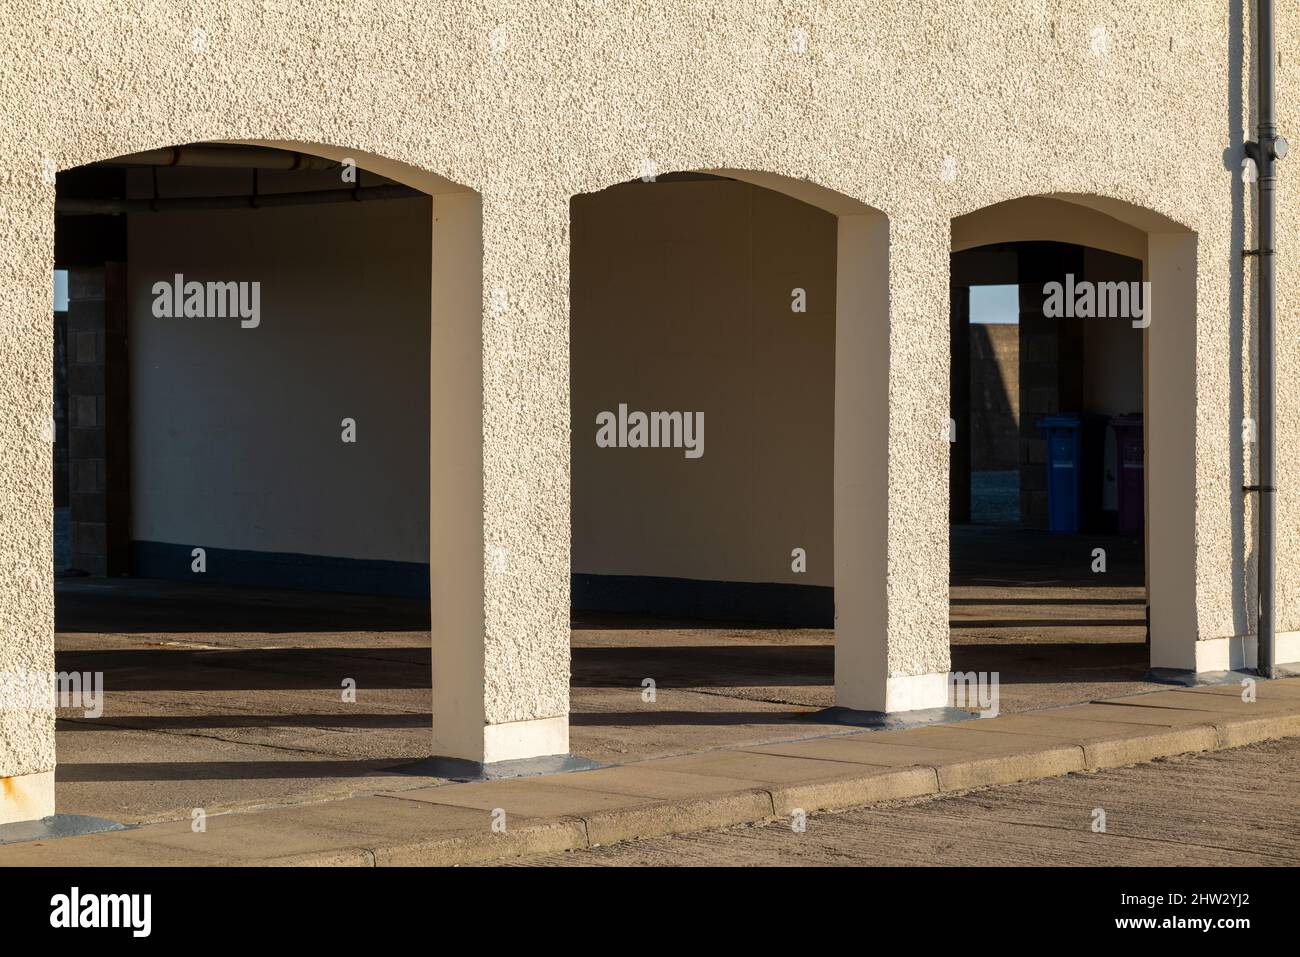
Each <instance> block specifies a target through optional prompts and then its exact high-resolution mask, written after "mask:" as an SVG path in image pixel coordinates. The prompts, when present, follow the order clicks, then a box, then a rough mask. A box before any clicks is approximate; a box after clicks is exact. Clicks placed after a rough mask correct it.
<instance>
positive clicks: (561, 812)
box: [383, 775, 656, 827]
mask: <svg viewBox="0 0 1300 957" xmlns="http://www.w3.org/2000/svg"><path fill="white" fill-rule="evenodd" d="M567 781H568V777H567V776H566V775H557V776H543V777H536V778H512V779H510V780H504V781H475V782H471V783H467V784H449V785H445V786H443V787H434V788H417V789H414V790H410V791H397V792H388V793H386V794H384V795H383V796H384V797H400V798H402V799H403V800H406V801H419V802H424V803H428V804H441V805H449V806H452V807H462V808H476V809H478V810H479V811H480V812H483V815H482V816H483V821H484V826H485V827H490V826H491V822H492V812H493V811H496V810H498V809H499V810H501V811H504V812H505V814H506V818H507V821H508V820H509V818H510V817H511V816H515V815H518V816H520V817H527V818H551V817H567V816H577V815H581V814H583V813H589V812H593V811H605V810H610V809H612V808H623V807H634V806H636V805H639V804H650V803H654V802H655V801H656V799H655V798H652V797H646V796H641V795H636V794H618V793H614V792H610V791H597V790H594V789H591V788H573V787H569V786H568V785H567Z"/></svg>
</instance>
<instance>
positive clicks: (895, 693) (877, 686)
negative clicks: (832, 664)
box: [835, 672, 949, 714]
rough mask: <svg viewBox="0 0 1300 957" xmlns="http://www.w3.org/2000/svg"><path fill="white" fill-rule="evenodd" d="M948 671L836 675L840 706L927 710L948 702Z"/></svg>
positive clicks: (852, 708) (906, 710)
mask: <svg viewBox="0 0 1300 957" xmlns="http://www.w3.org/2000/svg"><path fill="white" fill-rule="evenodd" d="M948 700H949V694H948V674H947V673H946V672H934V673H933V674H928V675H891V676H890V677H888V678H886V679H885V680H884V683H883V685H882V683H881V682H880V681H879V679H878V678H875V679H869V680H867V681H861V682H858V681H853V682H850V681H845V680H844V679H843V677H842V676H840V675H838V674H837V675H836V680H835V704H836V707H838V708H842V709H846V710H852V711H868V712H882V713H886V714H893V713H895V712H909V711H925V710H928V709H931V708H946V707H947V706H948Z"/></svg>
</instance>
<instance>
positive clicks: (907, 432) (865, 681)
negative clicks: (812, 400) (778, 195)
mask: <svg viewBox="0 0 1300 957" xmlns="http://www.w3.org/2000/svg"><path fill="white" fill-rule="evenodd" d="M891 231H892V234H893V238H892V243H891ZM949 243H950V240H949V235H948V229H947V223H946V222H945V223H939V224H932V223H928V222H926V223H913V224H911V225H910V226H909V227H907V228H902V229H900V227H899V224H898V223H894V224H893V226H892V227H891V223H890V221H889V220H888V219H887V218H886V217H885V216H884V215H883V214H869V215H859V216H841V217H840V220H839V246H838V248H839V253H838V265H837V276H838V279H837V283H838V288H837V294H836V315H835V323H836V325H835V703H836V705H838V706H840V707H845V708H852V709H855V710H860V711H878V712H893V711H911V710H916V709H920V708H935V707H942V706H943V705H944V704H945V703H946V701H947V673H948V667H949V665H948V661H949V659H948V449H947V435H946V431H945V429H944V426H945V424H946V422H947V417H948V395H947V387H948V371H949V370H948V351H949V333H948V292H947V289H948V249H949Z"/></svg>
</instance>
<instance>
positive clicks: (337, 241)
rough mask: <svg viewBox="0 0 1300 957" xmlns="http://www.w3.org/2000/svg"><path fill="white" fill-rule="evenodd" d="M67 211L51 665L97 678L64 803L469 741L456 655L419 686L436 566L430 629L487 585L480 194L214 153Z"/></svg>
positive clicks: (88, 173) (338, 783)
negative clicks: (478, 556)
mask: <svg viewBox="0 0 1300 957" xmlns="http://www.w3.org/2000/svg"><path fill="white" fill-rule="evenodd" d="M55 209H56V230H55V263H54V267H55V274H56V277H57V279H58V282H59V283H60V284H61V285H62V286H63V288H64V289H65V290H66V293H65V295H64V296H56V304H55V308H56V318H55V330H56V349H55V364H56V369H55V401H54V406H55V410H56V429H55V436H56V453H55V480H54V487H55V502H54V507H55V514H56V520H55V525H56V545H55V565H56V576H55V577H56V588H55V592H56V601H55V614H56V624H55V628H56V653H57V662H58V669H59V671H60V672H69V673H75V674H79V675H91V676H93V675H102V682H103V684H102V688H103V700H102V701H101V705H102V707H103V715H102V716H100V717H97V718H96V719H95V720H88V719H85V718H84V715H82V713H81V709H77V708H74V709H71V710H66V711H61V712H60V719H61V720H60V724H59V727H58V751H59V754H58V758H59V768H58V771H59V810H60V811H62V812H65V813H83V814H92V815H98V816H103V817H110V818H113V819H115V820H120V821H135V820H147V819H155V818H159V817H167V816H186V815H188V814H189V813H190V810H191V809H192V808H194V807H204V808H208V809H213V808H218V807H221V808H228V807H236V806H245V805H254V804H264V803H267V802H268V801H272V800H274V801H286V800H288V801H294V800H308V799H318V798H320V797H325V796H332V795H335V794H339V793H352V792H355V791H358V790H362V791H364V790H366V789H367V788H370V789H380V788H383V787H386V786H391V784H392V780H393V778H392V776H391V775H392V773H393V771H394V770H395V769H398V768H400V767H402V766H404V765H406V764H409V763H410V762H411V761H412V760H415V759H425V758H428V757H429V755H430V754H431V753H435V754H453V755H454V754H457V751H456V750H455V748H454V747H453V746H449V745H448V744H447V741H448V740H451V739H454V738H455V735H456V734H457V726H458V723H465V724H469V725H475V724H476V725H477V731H478V733H479V735H480V737H481V731H482V720H481V714H479V715H478V716H476V715H474V714H473V713H472V709H470V708H468V707H461V702H460V700H459V698H458V696H457V692H456V689H459V688H461V687H462V686H463V684H464V682H463V681H461V676H460V675H459V674H458V672H457V668H458V662H457V661H456V660H454V656H453V655H451V654H443V653H442V652H441V650H440V651H439V652H437V653H433V654H432V657H433V658H434V671H433V674H434V677H433V679H432V682H431V678H430V674H431V671H430V658H431V624H430V601H431V582H432V589H433V598H434V600H435V601H437V600H438V599H439V597H440V596H445V595H447V594H448V593H451V594H459V595H463V596H466V597H465V599H464V600H461V601H450V602H445V603H444V604H443V605H441V606H440V616H441V617H440V621H439V625H438V626H437V627H435V628H434V629H433V633H434V636H435V637H436V636H438V635H440V634H441V630H447V629H455V628H456V627H457V625H458V622H457V620H456V619H457V615H461V614H464V608H465V606H466V605H468V606H469V607H470V608H471V612H470V614H472V609H473V606H474V603H475V602H474V597H473V596H474V594H475V592H477V593H478V594H479V595H480V596H481V590H482V584H481V580H479V579H478V577H477V576H472V580H467V576H468V573H467V572H466V571H465V566H467V565H471V564H472V562H469V561H466V560H464V555H465V554H466V553H467V552H469V553H470V554H473V553H474V552H477V551H480V550H481V527H480V526H477V525H474V526H472V527H469V528H466V527H465V522H464V519H463V516H464V515H465V514H466V513H469V514H474V513H475V512H476V511H477V506H478V504H479V503H480V502H481V479H480V478H479V475H478V471H477V459H476V452H475V450H476V449H477V448H478V444H479V443H480V442H481V431H480V427H481V422H480V418H479V417H478V416H476V415H475V414H474V409H475V405H474V403H473V402H472V401H466V396H467V395H468V396H471V397H477V396H479V395H480V394H481V379H480V370H479V366H478V364H477V363H475V362H474V361H473V359H474V357H475V355H476V352H475V350H477V349H478V348H479V343H480V321H481V264H482V252H481V207H480V199H479V196H478V194H476V193H475V192H473V191H472V190H469V189H467V188H465V187H462V186H459V185H457V184H455V183H452V182H450V181H448V180H445V179H443V178H441V177H439V176H436V175H434V174H431V173H428V172H426V171H422V170H416V169H413V168H410V167H406V166H403V165H402V164H399V163H395V162H392V161H389V160H385V159H383V158H381V157H374V156H369V155H365V154H362V153H359V152H354V151H348V150H344V149H340V148H335V147H325V146H314V145H306V144H296V143H278V142H277V143H271V142H264V143H202V144H189V145H181V146H177V147H169V148H165V149H158V150H151V151H147V152H143V153H136V154H131V155H127V156H122V157H118V158H115V159H111V160H107V161H102V162H96V163H93V164H90V165H87V166H83V167H78V168H76V169H71V170H67V171H65V172H61V173H60V174H59V176H58V180H57V199H56V207H55ZM60 306H63V307H64V309H63V310H62V311H57V310H59V308H60ZM466 462H468V463H469V467H468V468H466V467H465V463H466ZM477 606H478V612H479V614H481V609H482V601H481V598H480V600H478V601H477ZM469 633H471V634H473V636H474V638H475V640H479V639H480V637H481V622H480V623H479V624H478V625H477V626H476V627H475V628H474V630H473V631H472V632H469ZM440 685H441V687H440ZM431 700H432V701H433V705H432V708H431V706H430V701H431ZM461 712H468V713H461ZM431 726H432V727H433V729H434V734H435V739H434V740H433V741H432V742H431V736H430V728H431ZM361 731H364V732H365V733H358V732H361ZM402 780H408V779H406V778H403V779H402ZM151 782H158V783H160V784H162V783H163V782H167V783H166V784H165V785H164V786H156V787H151V786H148V785H149V784H150V783H151Z"/></svg>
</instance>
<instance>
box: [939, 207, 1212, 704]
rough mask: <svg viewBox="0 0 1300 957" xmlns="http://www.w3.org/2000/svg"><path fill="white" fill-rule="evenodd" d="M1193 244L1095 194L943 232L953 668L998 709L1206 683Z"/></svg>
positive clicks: (1189, 237) (1182, 232) (994, 212)
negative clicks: (948, 252) (1180, 679)
mask: <svg viewBox="0 0 1300 957" xmlns="http://www.w3.org/2000/svg"><path fill="white" fill-rule="evenodd" d="M1195 239H1196V238H1195V235H1194V234H1193V233H1191V232H1190V231H1188V230H1186V229H1185V228H1183V227H1182V226H1180V225H1178V224H1176V223H1173V222H1171V221H1169V220H1167V219H1165V218H1164V217H1161V216H1159V215H1157V214H1155V213H1151V212H1149V211H1146V210H1142V209H1138V208H1135V207H1131V206H1128V205H1127V204H1123V203H1120V202H1118V201H1113V200H1108V199H1104V198H1101V197H1083V196H1037V197H1027V198H1023V199H1017V200H1012V201H1009V202H1005V203H1001V204H998V205H996V206H991V207H987V208H985V209H981V210H978V211H976V212H973V213H970V214H968V215H965V216H962V217H958V218H957V219H955V220H953V224H952V265H951V273H950V277H951V334H952V338H951V342H952V366H951V385H952V392H951V410H952V411H951V415H952V421H951V433H950V438H951V458H950V521H951V550H950V560H951V600H950V601H951V604H950V626H951V627H950V630H951V640H952V668H953V671H954V673H956V674H957V675H967V676H969V675H971V674H974V675H977V676H978V675H992V674H995V673H996V674H998V675H999V677H1000V682H999V686H1000V699H1001V703H1000V706H999V707H1000V710H1003V711H1008V710H1025V709H1027V708H1032V707H1042V706H1046V705H1052V704H1064V703H1070V702H1076V701H1081V700H1087V699H1089V698H1096V697H1114V696H1115V695H1116V694H1123V693H1125V692H1129V691H1138V690H1146V689H1150V688H1152V687H1155V685H1154V684H1152V683H1151V678H1152V675H1151V671H1152V668H1153V667H1154V668H1156V669H1161V668H1167V669H1176V670H1191V671H1195V670H1198V669H1197V667H1196V661H1195V656H1196V653H1197V643H1196V641H1195V635H1196V629H1195V621H1194V594H1195V588H1194V582H1195V578H1194V572H1195V569H1194V567H1193V564H1192V562H1193V555H1194V549H1193V547H1192V545H1193V542H1192V541H1191V536H1192V530H1193V529H1194V527H1195V525H1194V497H1193V488H1192V476H1193V475H1194V474H1195V470H1194V467H1193V466H1194V451H1195V448H1194V435H1195V422H1194V418H1195V417H1194V415H1191V414H1190V413H1189V412H1188V410H1189V409H1191V408H1194V402H1195V369H1194V357H1195V351H1194V350H1195V316H1196V289H1195V283H1196V242H1195ZM1150 488H1159V489H1160V494H1159V496H1156V497H1152V496H1151V495H1149V494H1148V492H1147V490H1148V489H1150ZM1201 670H1204V669H1201Z"/></svg>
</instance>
